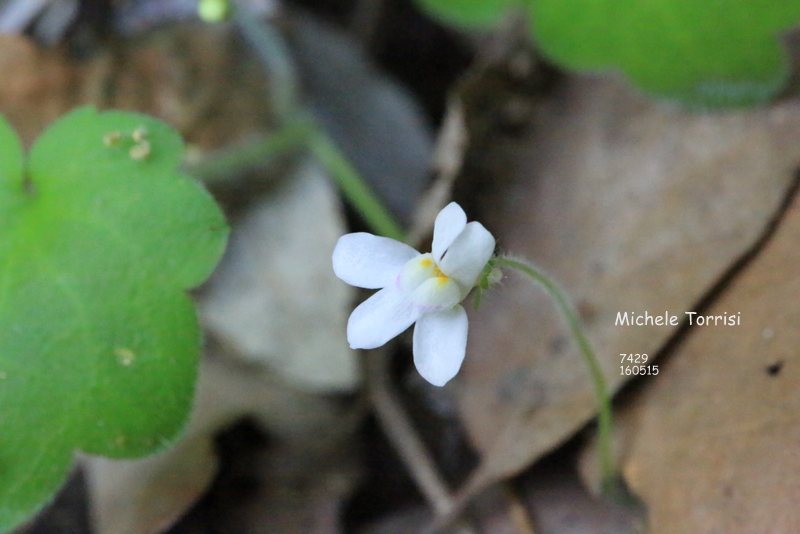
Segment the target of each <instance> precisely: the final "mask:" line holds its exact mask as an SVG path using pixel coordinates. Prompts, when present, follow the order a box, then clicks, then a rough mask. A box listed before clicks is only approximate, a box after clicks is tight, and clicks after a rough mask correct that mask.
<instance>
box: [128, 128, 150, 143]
mask: <svg viewBox="0 0 800 534" xmlns="http://www.w3.org/2000/svg"><path fill="white" fill-rule="evenodd" d="M146 136H147V128H145V127H144V126H139V127H138V128H136V129H135V130H134V131H133V133H132V134H131V137H132V138H133V141H134V142H136V143H141V142H142V141H144V138H145V137H146Z"/></svg>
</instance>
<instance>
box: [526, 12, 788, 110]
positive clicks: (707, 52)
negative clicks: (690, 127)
mask: <svg viewBox="0 0 800 534" xmlns="http://www.w3.org/2000/svg"><path fill="white" fill-rule="evenodd" d="M527 3H528V6H529V10H530V16H531V27H532V31H533V34H534V38H535V39H536V41H537V43H538V45H539V47H540V48H541V49H542V50H543V52H544V53H545V54H546V55H547V56H549V57H550V58H551V59H552V60H554V61H556V62H557V63H560V64H562V65H564V66H567V67H571V68H576V69H599V68H607V67H617V68H620V69H621V70H622V71H624V72H625V74H626V75H627V76H628V77H629V78H631V80H632V81H633V82H634V83H636V84H637V85H638V86H640V87H641V88H642V89H644V90H646V91H649V92H652V93H656V94H659V95H661V96H665V97H668V98H676V99H680V100H682V101H684V102H686V103H688V104H690V105H696V106H703V107H719V106H741V105H752V104H756V103H760V102H763V101H765V100H767V99H768V98H770V97H772V96H774V95H775V93H776V92H777V91H779V90H780V89H781V87H783V84H784V82H785V81H786V78H787V72H788V68H787V59H786V54H785V52H784V51H783V49H782V48H781V47H780V45H779V42H778V34H779V32H780V31H782V30H786V29H788V28H790V27H791V26H792V25H794V24H796V23H797V22H798V19H800V0H764V1H763V2H752V1H751V0H648V1H647V2H643V1H641V0H527Z"/></svg>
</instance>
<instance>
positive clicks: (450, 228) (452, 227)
mask: <svg viewBox="0 0 800 534" xmlns="http://www.w3.org/2000/svg"><path fill="white" fill-rule="evenodd" d="M466 225H467V214H466V213H464V210H462V209H461V206H459V205H458V204H456V203H455V202H451V203H450V204H448V205H447V206H445V207H444V208H443V209H442V211H440V212H439V215H437V216H436V222H435V223H434V224H433V246H432V247H431V248H432V249H433V251H432V252H433V257H434V259H435V260H436V263H439V260H441V259H442V256H443V255H444V253H445V251H446V250H447V247H449V246H450V245H451V244H452V243H453V240H455V238H456V237H458V234H460V233H461V231H462V230H464V227H465V226H466Z"/></svg>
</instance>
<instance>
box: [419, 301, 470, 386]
mask: <svg viewBox="0 0 800 534" xmlns="http://www.w3.org/2000/svg"><path fill="white" fill-rule="evenodd" d="M468 327H469V323H468V321H467V312H466V311H464V308H463V307H462V306H454V307H453V308H450V309H449V310H446V311H441V312H435V313H426V314H425V315H423V316H422V317H420V318H419V320H418V321H417V326H415V327H414V365H416V366H417V371H419V374H420V375H422V378H424V379H425V380H427V381H428V382H430V383H431V384H433V385H434V386H443V385H445V384H446V383H447V382H448V381H449V380H450V379H451V378H453V377H454V376H456V373H458V370H459V369H460V368H461V362H463V361H464V355H465V354H466V351H467V330H468Z"/></svg>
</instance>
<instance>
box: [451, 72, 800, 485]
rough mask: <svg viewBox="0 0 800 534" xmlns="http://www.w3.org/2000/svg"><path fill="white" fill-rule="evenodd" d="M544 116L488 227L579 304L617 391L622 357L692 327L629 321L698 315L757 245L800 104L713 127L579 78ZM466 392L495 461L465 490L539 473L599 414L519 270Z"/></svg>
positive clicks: (490, 304) (541, 301) (558, 92)
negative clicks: (623, 316) (705, 299)
mask: <svg viewBox="0 0 800 534" xmlns="http://www.w3.org/2000/svg"><path fill="white" fill-rule="evenodd" d="M537 117H538V118H537V120H536V122H535V124H534V126H533V127H532V130H533V131H532V133H531V134H530V135H529V136H528V137H527V138H525V139H523V140H522V141H521V142H519V143H518V144H517V145H516V151H517V152H516V155H515V157H514V160H513V161H511V162H509V161H500V162H498V161H494V167H493V170H494V171H496V173H495V174H496V175H501V174H502V173H503V172H504V169H506V171H505V172H506V174H507V175H509V176H508V178H507V180H506V182H505V183H503V184H500V185H496V186H494V187H493V191H492V193H491V196H484V197H483V198H482V199H480V201H479V203H478V207H479V209H480V210H481V212H480V213H478V214H476V216H480V217H482V219H481V220H482V221H484V222H485V223H486V226H487V227H488V228H489V229H490V230H491V231H492V232H494V233H495V235H496V236H497V238H498V244H499V247H500V249H501V251H503V252H509V253H513V254H518V255H521V256H524V257H527V258H528V259H530V260H531V261H533V262H535V263H536V264H538V265H539V266H541V267H542V268H544V269H545V270H546V272H548V273H549V274H550V275H552V276H553V278H555V279H556V280H557V281H559V282H560V283H561V284H562V285H563V287H564V288H565V289H566V290H567V292H568V293H569V294H570V295H572V297H573V298H574V301H575V302H576V303H577V306H578V309H579V310H580V312H581V314H582V316H583V319H584V323H585V325H586V327H587V330H588V335H589V337H590V339H591V342H592V344H593V346H594V348H595V350H596V352H597V355H598V357H599V359H600V360H601V362H602V366H603V369H604V371H605V375H606V377H607V378H608V381H609V382H610V385H611V387H612V388H613V389H617V388H618V387H619V386H620V385H621V384H622V383H623V381H624V380H625V378H626V377H624V376H620V370H619V363H620V361H619V360H620V356H619V354H620V353H647V354H650V355H654V354H655V353H656V351H657V350H658V349H659V348H660V347H661V346H662V344H663V343H664V341H665V340H666V339H667V338H668V337H669V336H670V335H671V334H673V333H674V331H675V328H676V327H670V326H640V327H620V326H615V319H616V315H617V312H630V311H635V312H636V313H643V312H644V311H645V310H647V311H649V312H650V313H651V314H663V313H664V312H665V311H669V312H670V313H672V314H675V315H679V316H680V317H681V318H683V317H684V312H685V311H688V310H692V308H693V306H694V305H695V304H696V303H697V302H698V301H699V300H700V298H701V297H702V296H703V295H704V294H705V292H706V291H707V290H708V288H709V287H711V286H712V285H713V284H714V282H715V281H716V280H717V279H718V278H719V277H720V275H721V274H722V273H723V272H725V270H726V269H727V268H728V267H729V266H730V265H731V264H732V263H733V262H734V261H735V260H737V259H738V258H739V257H740V256H741V255H742V254H743V253H744V252H745V251H747V250H748V249H749V248H750V247H752V246H753V244H754V243H755V242H756V241H757V240H758V238H759V236H760V235H761V234H762V232H763V231H764V229H765V226H766V225H767V223H768V221H769V220H770V218H771V217H773V214H774V213H775V212H776V210H777V209H778V207H779V205H780V204H781V202H782V201H783V199H784V198H785V196H786V194H787V191H788V189H789V186H790V183H791V182H792V179H793V172H794V169H795V168H796V167H797V164H798V161H800V143H797V139H798V138H800V100H797V99H793V100H786V101H784V102H782V103H780V104H776V105H774V106H772V107H770V108H768V109H760V110H752V111H746V112H735V113H734V112H732V113H726V114H718V115H711V114H702V113H695V112H690V111H687V110H682V109H679V108H677V107H674V106H671V105H668V104H664V103H657V102H653V101H651V100H648V99H645V98H644V97H643V96H641V95H638V94H636V93H634V92H633V91H632V90H631V89H630V88H628V87H627V86H626V85H625V84H624V83H623V82H621V81H620V80H618V79H615V78H611V77H571V78H567V79H566V80H565V81H563V82H562V83H561V84H560V85H559V86H558V87H557V88H556V89H555V90H554V92H553V94H552V95H551V96H549V97H547V98H546V99H545V100H544V101H543V102H542V103H541V105H540V108H539V111H538V113H537ZM496 152H499V153H500V154H503V153H505V154H508V153H509V152H510V149H509V148H508V147H500V149H499V150H497V151H496ZM503 163H504V164H505V166H503V165H502V164H503ZM456 394H457V397H458V401H459V405H460V410H461V413H462V415H463V419H464V421H465V423H466V426H467V430H468V432H469V435H470V437H471V439H472V441H473V443H474V444H475V446H476V447H477V449H478V450H479V451H480V452H481V453H482V454H483V462H482V464H481V466H480V467H479V469H478V471H477V472H476V474H475V475H474V476H473V477H472V479H471V481H470V483H469V484H468V486H467V487H466V488H467V489H465V490H464V492H469V491H472V490H473V489H475V488H477V487H481V486H483V485H485V484H487V483H490V482H492V481H494V480H497V479H499V478H502V477H504V476H508V475H511V474H514V473H516V472H518V471H519V470H521V469H523V468H524V467H525V466H527V465H528V464H530V463H531V462H532V461H533V460H534V459H536V458H537V457H539V456H540V455H542V454H543V453H544V452H546V451H548V450H550V449H552V448H553V447H555V446H556V445H558V444H559V443H561V442H562V441H564V440H565V439H566V438H567V437H569V436H570V435H572V434H573V433H574V432H575V431H576V430H577V429H578V428H580V427H581V426H582V425H584V424H585V423H586V422H587V421H588V420H589V419H590V418H591V417H592V416H593V415H594V414H595V411H596V401H595V397H594V394H593V390H592V385H591V382H590V379H589V375H588V372H587V370H586V367H585V365H584V364H583V363H582V361H581V359H580V357H579V356H578V354H577V352H576V350H575V348H574V344H573V343H572V342H571V340H570V338H569V337H568V336H567V333H566V331H565V328H564V326H563V325H562V323H561V321H560V319H559V318H558V317H557V315H556V314H555V313H554V311H553V306H552V304H551V303H550V302H549V301H548V299H547V298H546V297H544V296H543V294H542V292H541V291H540V290H539V289H538V288H535V287H534V286H533V285H532V284H531V283H530V282H529V281H528V280H527V279H525V278H523V277H522V276H521V275H518V274H510V273H509V274H508V275H507V278H506V279H505V282H504V284H503V285H502V286H501V287H499V288H497V289H496V290H494V291H493V292H491V293H490V294H489V295H488V297H487V302H486V303H485V304H484V305H483V307H481V308H480V309H479V310H477V311H475V312H474V313H472V314H471V317H470V339H469V344H468V354H467V358H466V361H465V365H464V369H463V372H462V374H461V377H460V379H459V380H458V381H457V388H456ZM462 496H463V493H462Z"/></svg>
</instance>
